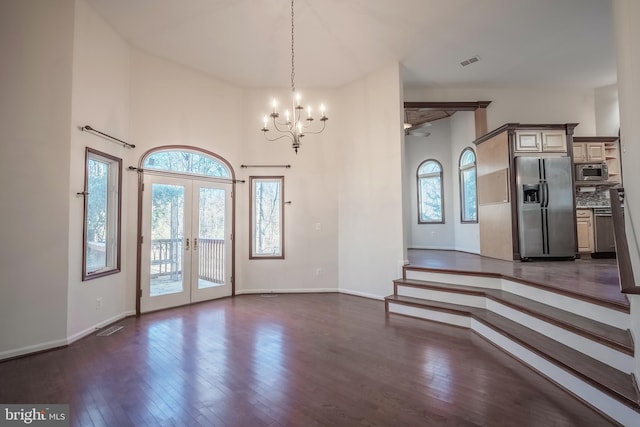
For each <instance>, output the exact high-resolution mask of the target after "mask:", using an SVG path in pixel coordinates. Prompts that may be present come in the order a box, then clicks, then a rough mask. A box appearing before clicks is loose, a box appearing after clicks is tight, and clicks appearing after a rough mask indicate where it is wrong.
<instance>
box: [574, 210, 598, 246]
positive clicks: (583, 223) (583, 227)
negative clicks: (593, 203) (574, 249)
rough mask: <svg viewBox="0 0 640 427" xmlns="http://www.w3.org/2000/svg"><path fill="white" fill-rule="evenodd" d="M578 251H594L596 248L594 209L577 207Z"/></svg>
mask: <svg viewBox="0 0 640 427" xmlns="http://www.w3.org/2000/svg"><path fill="white" fill-rule="evenodd" d="M576 227H577V234H578V252H582V253H592V252H593V251H594V250H595V242H594V230H593V210H592V209H576Z"/></svg>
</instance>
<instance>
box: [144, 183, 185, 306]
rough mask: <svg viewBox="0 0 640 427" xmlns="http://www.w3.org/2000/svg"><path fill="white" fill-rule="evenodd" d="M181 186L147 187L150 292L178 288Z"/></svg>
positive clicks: (181, 239)
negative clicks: (149, 205)
mask: <svg viewBox="0 0 640 427" xmlns="http://www.w3.org/2000/svg"><path fill="white" fill-rule="evenodd" d="M184 201H185V188H184V187H183V186H181V185H170V184H156V183H154V184H153V185H152V187H151V263H150V268H151V271H150V278H151V283H150V295H151V296H158V295H167V294H173V293H177V292H182V291H183V289H184V283H183V280H184V275H183V271H182V264H183V251H184V246H183V245H184Z"/></svg>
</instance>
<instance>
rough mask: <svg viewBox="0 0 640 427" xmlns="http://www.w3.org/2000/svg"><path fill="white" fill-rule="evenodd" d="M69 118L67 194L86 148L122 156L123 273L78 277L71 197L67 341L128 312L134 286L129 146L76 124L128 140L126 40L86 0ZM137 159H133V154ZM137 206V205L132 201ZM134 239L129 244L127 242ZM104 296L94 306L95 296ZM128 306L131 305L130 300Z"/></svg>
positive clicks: (79, 8)
mask: <svg viewBox="0 0 640 427" xmlns="http://www.w3.org/2000/svg"><path fill="white" fill-rule="evenodd" d="M73 48H74V58H73V91H72V111H71V114H72V118H71V123H70V125H71V153H70V162H71V176H70V182H69V194H71V195H74V194H75V193H77V192H79V191H82V189H83V186H84V184H83V183H84V174H85V163H84V162H85V147H91V148H93V149H96V150H99V151H102V152H104V153H107V154H110V155H112V156H115V157H118V158H121V159H122V160H123V163H122V167H123V172H122V193H123V197H122V228H121V239H122V242H121V272H120V273H117V274H113V275H110V276H105V277H99V278H96V279H92V280H88V281H85V282H83V281H82V238H83V236H82V223H83V202H84V200H83V198H82V197H73V196H72V197H71V198H70V200H69V221H68V222H69V224H70V228H69V289H68V304H69V306H68V319H67V325H68V326H67V328H68V336H69V337H70V340H75V339H77V338H80V337H82V336H84V335H86V334H87V333H90V332H92V331H93V330H94V329H95V328H96V327H98V326H102V325H104V324H106V323H111V322H113V321H115V320H117V319H118V318H121V317H124V316H125V315H127V314H132V313H133V311H132V310H131V308H129V309H127V300H126V295H127V292H126V291H127V287H129V288H130V287H131V286H133V282H134V281H135V271H136V252H135V235H136V229H135V226H134V227H133V228H132V227H131V224H130V222H129V221H128V219H129V217H133V218H135V217H136V215H135V210H132V209H130V204H129V198H128V197H127V195H128V193H129V192H130V191H132V190H134V191H135V188H136V183H137V180H136V176H135V175H134V174H131V173H130V172H127V171H126V167H127V166H129V165H130V164H131V163H132V162H131V160H130V158H132V157H134V156H132V154H133V153H132V151H131V150H129V149H127V148H124V147H122V145H121V144H115V143H113V142H111V141H109V140H107V139H105V138H102V137H100V136H96V135H95V134H91V133H89V132H81V131H79V129H78V128H80V127H82V126H83V125H91V126H92V127H93V128H95V129H98V130H100V131H102V132H105V133H108V134H110V135H113V136H115V137H117V138H119V139H122V140H124V141H130V131H129V119H130V117H129V116H130V114H129V72H130V48H129V46H128V44H127V43H126V42H125V41H124V40H123V39H122V38H121V37H120V36H119V35H118V34H117V33H116V32H115V31H114V30H113V29H112V28H111V27H110V26H109V25H108V24H107V23H106V22H105V21H104V20H103V19H102V18H101V17H100V16H99V15H98V14H96V13H95V12H94V11H93V9H92V8H91V7H90V6H89V5H88V4H87V3H86V2H85V1H84V0H76V8H75V33H74V45H73ZM134 161H135V158H134ZM134 206H135V205H134ZM132 241H133V243H134V244H133V245H132V244H131V243H132ZM97 298H101V299H102V306H101V308H100V309H98V308H97V305H96V299H97ZM129 306H131V305H130V304H129Z"/></svg>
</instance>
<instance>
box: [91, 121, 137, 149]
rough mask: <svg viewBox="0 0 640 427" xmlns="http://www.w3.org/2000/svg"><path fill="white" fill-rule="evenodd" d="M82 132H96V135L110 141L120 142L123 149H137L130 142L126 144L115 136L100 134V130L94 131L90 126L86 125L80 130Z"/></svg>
mask: <svg viewBox="0 0 640 427" xmlns="http://www.w3.org/2000/svg"><path fill="white" fill-rule="evenodd" d="M80 130H81V131H90V132H96V133H99V134H100V135H103V136H106V137H107V138H109V139H111V140H113V141H117V142H119V143H120V144H122V146H123V147H128V148H136V146H135V145H133V144H129V143H128V142H125V141H123V140H121V139H118V138H116V137H114V136H111V135H108V134H106V133H104V132H100V131H99V130H97V129H94V128H92V127H91V126H89V125H84V126H82V127H81V128H80Z"/></svg>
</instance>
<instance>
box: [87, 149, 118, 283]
mask: <svg viewBox="0 0 640 427" xmlns="http://www.w3.org/2000/svg"><path fill="white" fill-rule="evenodd" d="M85 160H86V162H85V175H84V195H85V197H84V227H83V228H84V229H83V236H84V241H83V254H82V280H89V279H93V278H96V277H101V276H106V275H108V274H113V273H117V272H119V271H120V192H121V189H122V160H121V159H119V158H117V157H113V156H110V155H108V154H105V153H101V152H99V151H96V150H93V149H91V148H88V147H87V149H86V151H85Z"/></svg>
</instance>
